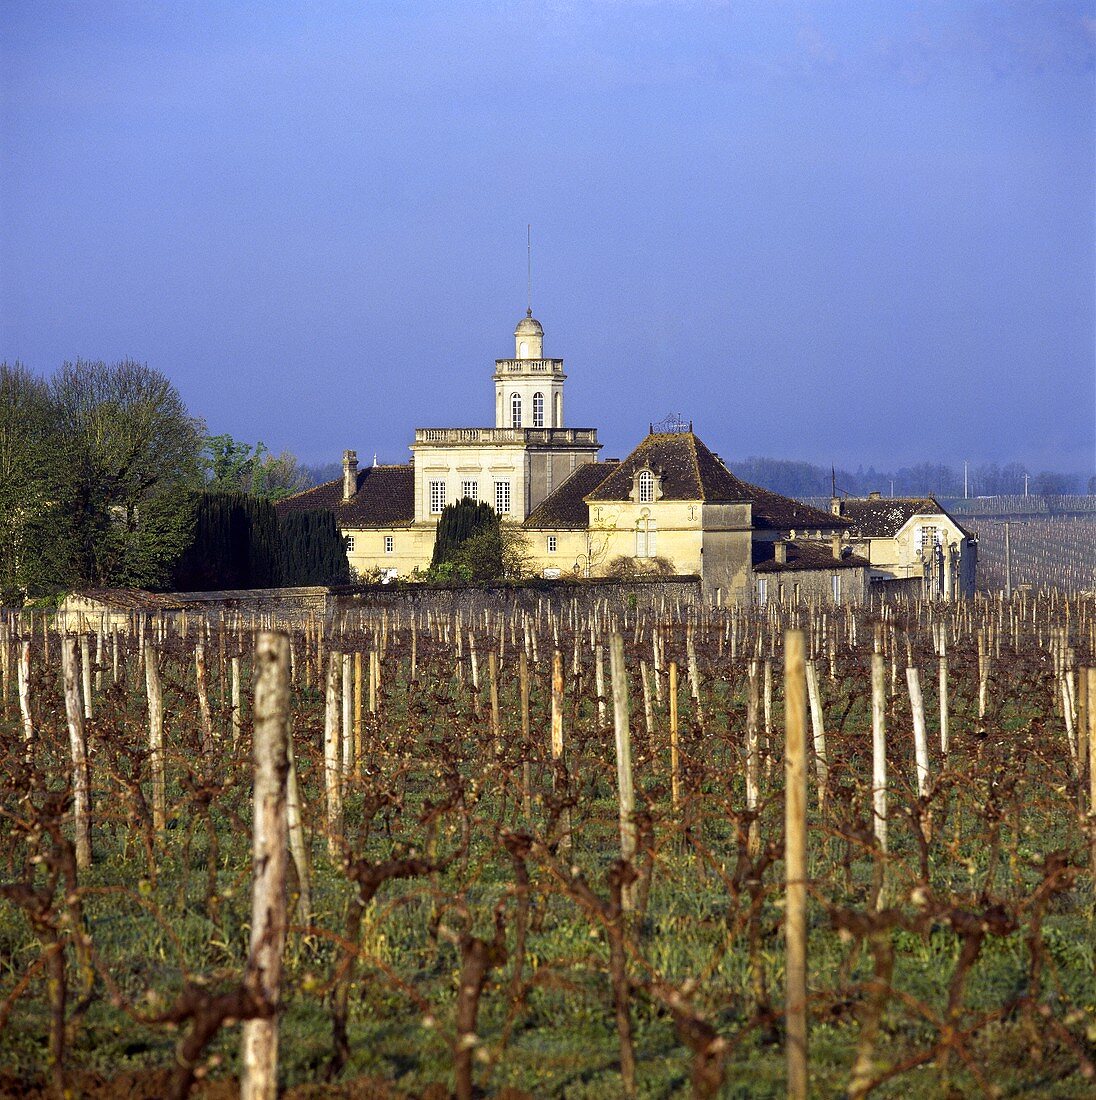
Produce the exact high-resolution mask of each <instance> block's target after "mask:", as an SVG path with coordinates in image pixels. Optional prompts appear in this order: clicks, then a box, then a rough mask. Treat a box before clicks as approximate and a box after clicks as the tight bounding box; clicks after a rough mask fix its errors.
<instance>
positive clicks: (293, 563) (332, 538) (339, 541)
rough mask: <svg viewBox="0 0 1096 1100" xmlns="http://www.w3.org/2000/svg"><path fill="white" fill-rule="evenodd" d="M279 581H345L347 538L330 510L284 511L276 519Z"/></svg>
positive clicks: (287, 583) (308, 582) (348, 573)
mask: <svg viewBox="0 0 1096 1100" xmlns="http://www.w3.org/2000/svg"><path fill="white" fill-rule="evenodd" d="M278 534H279V554H280V561H281V575H282V584H285V585H289V586H293V585H314V584H346V583H348V582H349V580H350V563H349V562H348V561H347V558H346V538H345V536H344V535H343V534H342V532H341V531H340V530H339V528H338V526H337V525H336V523H335V516H334V515H333V514H332V513H331V512H326V511H311V512H287V513H286V514H285V515H284V516H282V518H281V520H280V523H279V532H278Z"/></svg>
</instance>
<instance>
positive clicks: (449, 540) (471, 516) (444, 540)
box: [430, 497, 502, 579]
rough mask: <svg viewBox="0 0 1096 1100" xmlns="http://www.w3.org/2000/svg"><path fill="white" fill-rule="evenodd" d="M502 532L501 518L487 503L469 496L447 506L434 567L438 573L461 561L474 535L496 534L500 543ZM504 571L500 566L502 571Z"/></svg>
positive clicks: (439, 527)
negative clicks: (499, 533)
mask: <svg viewBox="0 0 1096 1100" xmlns="http://www.w3.org/2000/svg"><path fill="white" fill-rule="evenodd" d="M498 529H499V518H498V516H497V515H495V510H494V508H492V507H491V505H489V504H486V503H484V502H483V501H477V500H471V499H470V498H469V497H465V498H464V499H463V500H458V501H457V502H456V503H455V504H449V505H447V506H446V507H445V508H443V509H442V513H441V516H440V517H439V518H438V533H437V537H436V538H435V540H434V557H433V559H432V560H431V562H430V568H431V569H432V570H437V569H439V568H440V567H441V566H443V565H446V564H447V563H449V562H455V561H457V560H458V558H459V556H460V552H461V548H462V547H463V545H464V544H465V543H466V542H467V541H468V540H469V539H471V538H473V537H474V536H477V535H480V534H482V533H486V534H487V535H488V536H490V535H492V534H493V535H494V537H495V539H496V540H497V538H498ZM501 571H502V570H501V566H500V567H499V572H501ZM495 575H496V576H497V575H498V573H496V574H495ZM469 579H471V578H469Z"/></svg>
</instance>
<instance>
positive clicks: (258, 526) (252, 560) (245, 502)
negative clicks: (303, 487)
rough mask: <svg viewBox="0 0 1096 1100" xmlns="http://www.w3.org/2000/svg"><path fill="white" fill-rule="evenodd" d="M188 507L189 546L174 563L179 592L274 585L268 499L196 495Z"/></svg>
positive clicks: (276, 559) (277, 570)
mask: <svg viewBox="0 0 1096 1100" xmlns="http://www.w3.org/2000/svg"><path fill="white" fill-rule="evenodd" d="M193 508H194V520H193V533H192V536H191V539H190V544H189V546H187V548H186V549H185V550H184V551H183V554H182V556H181V557H180V558H179V561H178V563H177V565H176V567H175V585H176V588H178V590H179V591H181V592H202V591H211V590H218V589H226V588H272V587H276V586H277V585H278V584H279V582H280V580H281V553H280V546H279V539H278V518H277V516H276V515H275V513H274V506H273V505H272V504H271V503H270V501H268V500H261V499H260V498H258V497H253V496H249V495H248V494H247V493H202V494H200V495H199V496H198V497H197V499H196V500H195V501H194V504H193Z"/></svg>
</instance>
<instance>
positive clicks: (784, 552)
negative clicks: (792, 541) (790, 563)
mask: <svg viewBox="0 0 1096 1100" xmlns="http://www.w3.org/2000/svg"><path fill="white" fill-rule="evenodd" d="M773 553H774V554H775V555H776V560H777V562H779V563H780V564H781V565H783V564H784V563H785V562H786V561H787V560H788V544H787V543H786V542H785V541H784V540H783V539H777V541H776V542H775V543H773Z"/></svg>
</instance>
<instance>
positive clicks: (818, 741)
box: [806, 661, 830, 812]
mask: <svg viewBox="0 0 1096 1100" xmlns="http://www.w3.org/2000/svg"><path fill="white" fill-rule="evenodd" d="M806 673H807V695H808V698H809V699H810V704H811V730H812V732H813V735H814V770H815V777H816V780H817V782H818V809H819V812H821V811H823V810H824V809H825V806H826V792H827V790H828V789H829V785H830V761H829V756H828V755H827V753H826V727H825V722H824V719H823V715H822V693H821V691H819V688H818V666H817V665H816V664H815V663H814V661H807V664H806Z"/></svg>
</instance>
